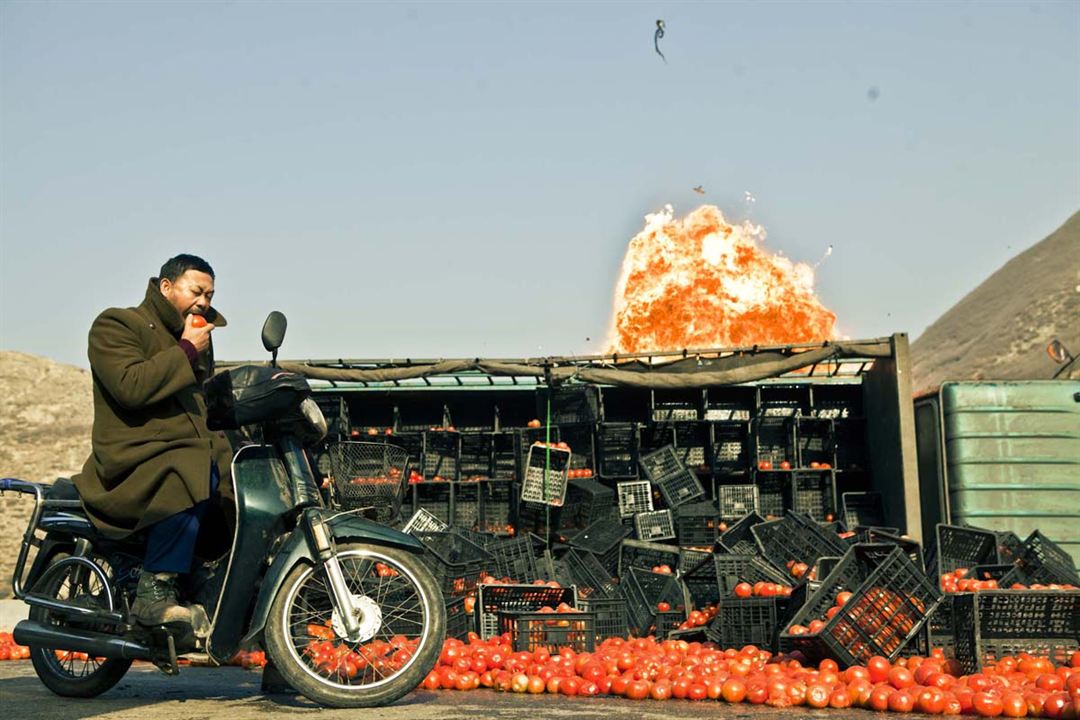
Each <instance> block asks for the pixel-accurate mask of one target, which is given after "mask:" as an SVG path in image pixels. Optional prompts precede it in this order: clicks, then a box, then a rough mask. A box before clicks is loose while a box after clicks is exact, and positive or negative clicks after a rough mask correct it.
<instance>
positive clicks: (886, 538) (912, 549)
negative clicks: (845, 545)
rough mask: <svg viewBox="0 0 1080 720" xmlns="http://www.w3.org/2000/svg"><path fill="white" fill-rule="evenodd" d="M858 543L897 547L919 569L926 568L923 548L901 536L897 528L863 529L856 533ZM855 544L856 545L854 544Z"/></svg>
mask: <svg viewBox="0 0 1080 720" xmlns="http://www.w3.org/2000/svg"><path fill="white" fill-rule="evenodd" d="M855 537H856V538H857V542H861V543H878V544H885V545H896V546H898V547H899V548H900V549H902V550H903V551H904V553H905V554H906V555H907V556H908V557H909V558H911V561H912V562H913V563H915V564H916V565H918V566H919V567H925V563H924V558H923V552H922V546H921V545H919V543H918V542H916V541H915V540H912V539H911V538H906V537H903V536H901V535H900V533H899V531H898V530H896V528H862V529H861V530H860V531H859V532H857V533H856V535H855ZM852 544H854V543H852Z"/></svg>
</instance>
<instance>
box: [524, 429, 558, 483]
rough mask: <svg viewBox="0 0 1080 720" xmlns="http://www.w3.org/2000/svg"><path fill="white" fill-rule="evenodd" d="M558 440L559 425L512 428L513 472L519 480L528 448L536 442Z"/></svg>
mask: <svg viewBox="0 0 1080 720" xmlns="http://www.w3.org/2000/svg"><path fill="white" fill-rule="evenodd" d="M549 442H550V443H557V442H559V426H558V425H552V426H550V427H533V428H516V429H515V430H514V455H515V457H516V462H517V467H516V469H515V471H514V474H515V476H516V478H517V480H518V482H521V480H522V478H524V477H525V470H526V463H527V462H528V460H529V449H530V448H532V446H533V445H534V444H536V443H549Z"/></svg>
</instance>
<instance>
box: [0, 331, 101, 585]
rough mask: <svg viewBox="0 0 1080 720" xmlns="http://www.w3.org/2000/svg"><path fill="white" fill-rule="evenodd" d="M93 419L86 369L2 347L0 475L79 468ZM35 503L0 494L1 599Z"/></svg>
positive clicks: (32, 475) (37, 476)
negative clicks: (1, 529) (0, 495)
mask: <svg viewBox="0 0 1080 720" xmlns="http://www.w3.org/2000/svg"><path fill="white" fill-rule="evenodd" d="M93 418H94V407H93V395H92V390H91V384H90V373H89V372H87V371H86V370H81V369H79V368H77V367H73V366H71V365H62V364H60V363H56V362H53V361H52V360H49V359H47V358H43V357H37V356H35V355H27V354H25V353H20V352H11V351H6V350H4V351H0V438H3V440H2V441H0V473H3V476H4V477H17V478H21V479H23V480H36V481H40V482H52V481H53V480H55V479H56V478H57V477H62V476H67V477H70V476H71V475H72V474H74V473H76V472H78V470H79V468H81V467H82V464H83V461H85V460H86V456H87V455H88V454H89V453H90V426H91V423H92V422H93ZM32 507H33V502H32V501H31V500H30V499H29V496H27V495H21V494H16V493H6V494H4V495H3V496H2V497H0V524H2V527H3V531H2V532H0V598H2V597H8V596H9V595H10V594H11V571H12V568H13V567H14V565H15V557H16V555H17V554H18V548H19V539H20V538H21V537H22V532H23V530H24V529H25V527H26V522H27V520H28V519H29V517H30V510H31V508H32Z"/></svg>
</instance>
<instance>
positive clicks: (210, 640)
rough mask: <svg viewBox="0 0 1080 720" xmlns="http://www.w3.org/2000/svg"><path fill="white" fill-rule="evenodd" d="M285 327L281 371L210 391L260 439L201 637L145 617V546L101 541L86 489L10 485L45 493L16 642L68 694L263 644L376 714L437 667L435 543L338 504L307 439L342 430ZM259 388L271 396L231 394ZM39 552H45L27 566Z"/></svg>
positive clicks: (251, 369)
mask: <svg viewBox="0 0 1080 720" xmlns="http://www.w3.org/2000/svg"><path fill="white" fill-rule="evenodd" d="M285 327H286V319H285V316H284V315H282V314H281V313H278V312H274V313H271V314H270V316H269V317H268V318H267V320H266V323H265V324H264V326H263V331H262V341H263V346H264V347H265V348H266V349H267V351H269V352H271V353H272V360H271V362H270V364H269V365H268V366H243V367H240V368H235V369H233V370H230V371H226V372H224V373H219V374H218V375H215V376H214V378H213V379H211V381H210V383H216V384H217V386H218V388H219V390H220V388H221V387H224V388H226V390H225V391H220V392H218V393H217V394H218V395H219V396H221V397H216V398H215V396H214V394H213V393H211V389H210V387H209V385H208V389H207V396H208V406H214V405H215V403H217V404H218V407H219V409H220V407H221V406H222V404H223V405H224V406H225V410H224V411H222V412H224V413H226V414H228V415H229V416H230V417H232V418H233V420H234V423H235V424H236V425H238V426H239V425H243V428H244V430H245V431H252V434H253V435H254V436H255V437H256V438H257V441H255V442H252V443H251V444H247V445H244V446H243V447H240V449H239V450H237V451H236V453H235V455H234V457H233V461H232V485H233V494H234V497H235V505H236V522H235V528H234V530H233V537H232V545H231V549H230V550H229V551H228V552H227V554H225V555H224V556H223V557H221V558H220V559H218V560H217V562H216V563H210V564H208V565H206V566H202V567H201V569H197V570H196V571H195V572H194V573H193V577H195V579H196V582H195V584H196V586H197V587H196V590H197V591H198V599H199V600H201V604H196V605H193V610H194V611H196V612H194V613H193V614H194V615H195V616H196V617H197V618H200V621H197V622H195V623H194V624H193V626H192V627H191V628H187V629H186V630H187V631H186V632H178V631H177V630H176V628H173V627H166V626H161V627H157V628H145V627H143V626H141V625H138V624H136V623H133V622H131V621H130V619H129V615H130V613H129V610H130V606H131V604H132V603H133V602H134V598H135V589H136V584H137V580H138V577H139V573H140V571H141V558H142V553H143V550H142V545H141V540H142V538H141V537H139V536H138V535H136V536H133V537H129V538H125V539H123V540H112V539H109V538H106V537H104V536H103V535H101V534H100V533H98V532H97V530H96V529H95V527H94V525H93V524H92V523H91V521H90V520H89V519H88V518H87V516H86V514H85V512H84V510H83V507H82V504H81V502H80V500H79V498H78V493H77V492H76V490H75V487H74V485H73V484H72V483H71V482H70V481H64V480H58V481H57V482H56V483H54V484H53V485H51V486H49V485H45V484H42V483H35V482H27V481H24V480H18V479H14V478H4V479H2V480H0V491H3V490H7V491H16V492H20V493H26V494H29V495H32V496H33V497H34V510H33V513H32V515H31V518H30V521H29V524H28V526H27V529H26V531H25V533H24V535H23V539H22V544H21V546H20V549H19V555H18V559H17V562H16V567H15V573H14V578H13V580H12V585H13V589H14V593H15V596H16V597H17V598H19V599H21V600H23V601H24V602H26V603H27V604H28V605H29V606H30V610H29V617H28V619H26V620H23V621H21V622H19V623H18V624H17V625H16V626H15V628H14V633H13V634H14V637H15V641H16V642H18V643H19V644H21V645H28V646H29V647H30V656H31V660H32V661H33V666H34V670H35V672H36V673H37V675H38V677H39V678H40V679H41V681H42V682H43V683H44V684H45V686H46V687H48V688H49V689H50V690H51V691H53V692H54V693H56V694H58V695H62V696H66V697H83V698H87V697H94V696H97V695H99V694H101V693H103V692H105V691H107V690H108V689H110V688H111V687H113V686H114V685H115V684H116V683H117V682H118V681H119V680H120V679H121V678H122V677H123V676H124V674H125V673H126V672H127V670H128V669H129V668H130V667H131V664H132V662H133V661H135V660H148V661H150V662H153V663H154V664H155V665H156V666H157V667H158V668H160V669H161V670H162V671H164V672H165V673H167V674H170V675H175V674H178V673H179V668H180V655H183V654H184V653H187V652H201V653H205V655H206V656H207V657H208V658H209V660H210V661H211V662H212V663H213V664H225V663H227V662H228V661H229V660H230V659H231V658H232V657H233V656H234V655H235V654H236V653H237V651H238V650H240V649H245V648H252V647H255V646H262V647H263V648H264V649H265V650H266V653H267V656H268V658H269V659H270V661H271V662H272V663H273V665H274V666H275V667H276V668H277V670H278V671H279V672H280V674H281V676H282V677H283V678H284V680H285V681H287V682H288V683H289V684H290V685H291V686H292V687H293V688H295V689H296V690H297V691H298V692H300V693H301V694H303V695H304V696H306V697H308V698H309V699H311V700H313V701H315V702H316V703H319V704H322V705H326V706H331V707H373V706H380V705H385V704H388V703H392V702H394V701H395V700H398V699H399V698H401V697H402V696H403V695H405V694H406V693H408V692H409V691H411V690H413V689H414V688H416V687H417V686H418V685H419V684H420V683H421V681H422V680H423V679H424V677H425V676H426V675H427V673H428V672H429V671H430V670H431V668H432V667H434V665H435V663H436V661H437V660H438V656H439V652H440V650H441V648H442V643H443V639H444V636H445V627H446V611H445V606H444V604H443V598H442V594H441V591H440V588H439V586H438V584H437V583H436V581H435V579H434V578H433V576H432V574H431V572H430V571H429V570H428V569H427V567H426V566H425V565H424V563H423V562H422V561H421V554H422V553H423V552H424V546H423V545H422V544H421V543H420V542H419V541H417V540H416V539H415V538H413V537H412V536H410V535H406V534H404V533H402V532H398V531H396V530H393V529H391V528H390V527H387V526H385V525H380V524H377V523H375V522H372V521H369V520H367V519H365V518H363V517H360V516H359V515H358V511H355V510H352V511H345V512H342V511H339V510H337V509H335V508H333V507H330V506H328V504H327V503H326V502H325V501H324V500H323V497H322V495H321V494H320V492H319V485H318V483H317V482H316V479H315V474H314V473H313V471H312V468H311V464H310V462H309V459H308V455H307V453H306V452H305V446H307V447H311V446H314V445H315V444H317V443H318V442H320V441H321V440H322V439H323V438H324V437H325V435H326V421H325V419H324V418H323V415H322V413H321V411H320V410H319V408H318V406H317V405H316V403H315V402H314V400H313V399H312V398H311V397H310V394H311V388H310V386H309V385H308V384H307V381H306V380H304V379H303V378H302V377H301V376H299V375H296V374H293V373H285V372H282V371H280V370H279V369H278V368H277V367H276V359H277V350H278V348H279V347H280V346H281V344H282V341H283V340H284V335H285ZM248 381H252V384H251V387H254V388H257V390H256V391H255V392H250V393H248V394H246V395H245V394H243V393H240V392H235V393H231V394H230V393H229V392H228V391H227V390H228V388H229V386H230V384H232V385H234V386H239V385H242V384H243V383H245V382H248ZM234 389H235V388H234ZM213 415H214V412H213V408H211V411H210V412H209V413H208V417H212V416H213ZM387 447H388V448H391V447H392V446H387ZM394 449H395V450H397V451H398V452H401V453H403V452H404V451H402V450H401V449H400V448H394ZM403 469H404V468H401V469H400V470H403ZM31 548H36V549H37V554H36V557H35V558H34V561H33V562H32V564H31V567H30V569H29V572H27V571H26V569H25V567H26V564H27V559H28V556H29V553H30V549H31Z"/></svg>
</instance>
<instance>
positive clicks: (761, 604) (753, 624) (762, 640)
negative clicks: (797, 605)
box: [705, 597, 781, 651]
mask: <svg viewBox="0 0 1080 720" xmlns="http://www.w3.org/2000/svg"><path fill="white" fill-rule="evenodd" d="M780 602H781V599H780V598H776V597H756V598H755V597H751V598H731V597H729V598H723V599H721V600H720V602H719V604H718V605H717V609H716V616H715V617H714V618H713V619H712V621H711V622H710V623H709V624H708V626H706V630H705V633H706V637H708V638H709V640H711V641H712V642H714V643H716V644H717V645H719V646H720V647H721V648H723V649H728V648H734V649H736V650H738V649H741V648H743V647H745V646H747V645H754V646H756V647H758V648H761V649H763V650H770V651H773V650H775V649H776V638H777V633H778V632H779V629H780V622H779V618H780V615H781V613H780V610H779V604H780Z"/></svg>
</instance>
